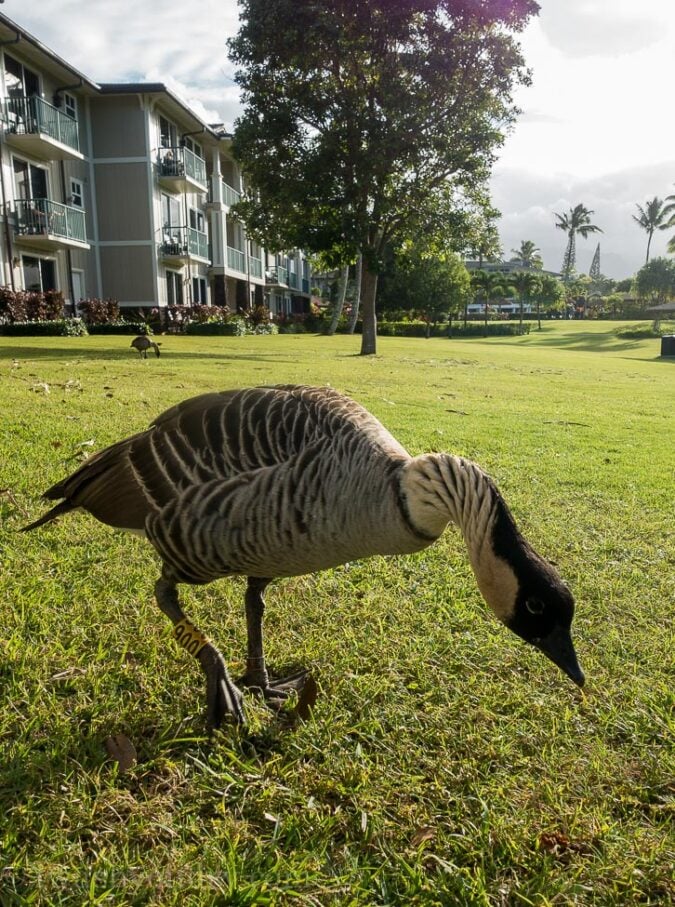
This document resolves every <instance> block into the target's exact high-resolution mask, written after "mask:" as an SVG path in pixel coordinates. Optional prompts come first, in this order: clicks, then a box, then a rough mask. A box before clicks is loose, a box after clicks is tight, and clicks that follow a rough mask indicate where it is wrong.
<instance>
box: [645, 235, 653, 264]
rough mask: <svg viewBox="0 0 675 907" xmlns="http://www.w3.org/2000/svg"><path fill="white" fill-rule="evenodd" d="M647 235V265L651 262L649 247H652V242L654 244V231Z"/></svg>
mask: <svg viewBox="0 0 675 907" xmlns="http://www.w3.org/2000/svg"><path fill="white" fill-rule="evenodd" d="M647 235H648V237H649V238H648V239H647V259H646V261H645V264H646V265H648V264H649V247H650V246H651V244H652V236H653V235H654V234H653V233H649V234H647Z"/></svg>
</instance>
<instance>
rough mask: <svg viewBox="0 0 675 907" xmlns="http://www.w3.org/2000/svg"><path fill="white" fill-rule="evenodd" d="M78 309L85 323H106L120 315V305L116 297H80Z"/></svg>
mask: <svg viewBox="0 0 675 907" xmlns="http://www.w3.org/2000/svg"><path fill="white" fill-rule="evenodd" d="M78 309H79V311H80V312H81V314H82V318H83V319H84V320H85V321H86V323H87V324H108V323H110V322H111V321H117V320H118V319H119V317H120V305H119V302H118V301H117V300H116V299H98V298H96V297H94V298H92V299H82V300H81V301H80V302H79V303H78Z"/></svg>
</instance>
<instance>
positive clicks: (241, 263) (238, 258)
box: [227, 246, 246, 274]
mask: <svg viewBox="0 0 675 907" xmlns="http://www.w3.org/2000/svg"><path fill="white" fill-rule="evenodd" d="M227 266H228V268H229V269H230V270H231V271H241V273H242V274H245V273H246V255H245V254H244V253H243V252H241V251H240V250H239V249H233V248H232V246H228V247H227Z"/></svg>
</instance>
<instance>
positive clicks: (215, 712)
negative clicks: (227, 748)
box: [198, 643, 246, 731]
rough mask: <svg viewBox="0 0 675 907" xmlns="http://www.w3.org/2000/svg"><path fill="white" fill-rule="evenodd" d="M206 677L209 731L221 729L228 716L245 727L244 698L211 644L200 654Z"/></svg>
mask: <svg viewBox="0 0 675 907" xmlns="http://www.w3.org/2000/svg"><path fill="white" fill-rule="evenodd" d="M198 658H199V661H200V662H201V665H202V669H203V671H204V674H205V675H206V726H207V728H208V729H209V731H213V730H215V729H216V728H219V727H220V726H221V724H222V723H223V719H224V718H225V716H226V715H230V716H231V717H232V718H233V719H234V721H235V722H236V723H237V724H238V725H239V726H240V727H243V726H244V725H245V724H246V717H245V715H244V706H243V697H242V695H241V693H240V692H239V690H238V689H237V688H236V686H235V685H234V684H233V683H232V680H231V679H230V675H229V674H228V672H227V668H226V667H225V662H224V660H223V656H222V655H221V654H220V652H219V651H218V650H217V649H216V648H215V646H212V645H211V644H210V643H209V644H208V645H207V646H205V648H204V649H203V650H202V651H201V652H200V653H199V656H198Z"/></svg>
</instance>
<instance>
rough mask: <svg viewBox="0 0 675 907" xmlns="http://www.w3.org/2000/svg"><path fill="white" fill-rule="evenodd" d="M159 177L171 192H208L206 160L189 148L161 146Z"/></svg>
mask: <svg viewBox="0 0 675 907" xmlns="http://www.w3.org/2000/svg"><path fill="white" fill-rule="evenodd" d="M157 178H158V179H159V183H160V185H161V186H163V187H164V188H165V189H168V190H169V192H206V191H207V189H208V184H207V181H206V161H205V160H204V159H203V158H201V157H199V155H197V154H195V153H194V151H190V149H189V148H182V147H181V148H160V149H159V150H158V151H157Z"/></svg>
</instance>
